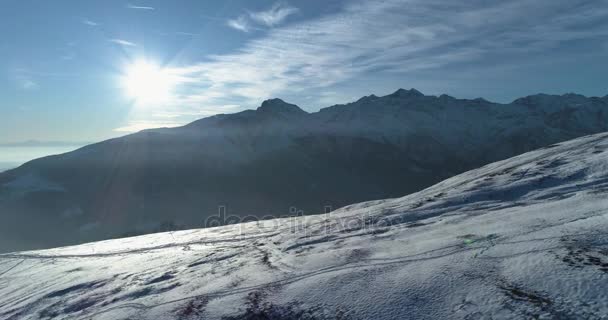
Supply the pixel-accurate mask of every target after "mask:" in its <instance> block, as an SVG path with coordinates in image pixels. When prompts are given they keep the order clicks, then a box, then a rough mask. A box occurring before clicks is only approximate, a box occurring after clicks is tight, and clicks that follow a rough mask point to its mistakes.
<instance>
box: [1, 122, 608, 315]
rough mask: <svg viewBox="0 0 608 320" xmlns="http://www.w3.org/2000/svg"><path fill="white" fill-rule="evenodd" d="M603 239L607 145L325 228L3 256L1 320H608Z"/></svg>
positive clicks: (495, 170) (576, 146)
mask: <svg viewBox="0 0 608 320" xmlns="http://www.w3.org/2000/svg"><path fill="white" fill-rule="evenodd" d="M607 229H608V134H600V135H594V136H588V137H584V138H580V139H576V140H572V141H569V142H565V143H560V144H558V145H554V146H550V147H547V148H544V149H541V150H538V151H534V152H530V153H527V154H524V155H521V156H518V157H515V158H511V159H508V160H505V161H501V162H497V163H493V164H490V165H487V166H485V167H482V168H480V169H477V170H473V171H470V172H467V173H464V174H461V175H459V176H456V177H453V178H451V179H448V180H446V181H443V182H441V183H439V184H437V185H435V186H433V187H430V188H428V189H426V190H423V191H421V192H418V193H416V194H412V195H408V196H406V197H403V198H398V199H387V200H382V201H371V202H366V203H360V204H355V205H351V206H347V207H345V208H342V209H339V210H336V211H334V212H333V213H331V214H330V215H328V216H326V215H320V216H308V217H298V218H284V219H277V220H269V221H262V222H259V223H255V222H252V223H246V224H242V225H231V226H225V227H218V228H211V229H201V230H189V231H179V232H171V233H161V234H153V235H146V236H140V237H134V238H126V239H117V240H108V241H101V242H97V243H90V244H84V245H79V246H72V247H65V248H57V249H50V250H41V251H30V252H18V253H10V254H2V255H0V319H260V318H262V319H445V318H457V319H479V318H492V319H508V318H540V319H573V318H585V319H606V318H607V317H608V291H606V290H605V288H606V287H607V286H608V232H607V231H608V230H607ZM255 316H258V318H255Z"/></svg>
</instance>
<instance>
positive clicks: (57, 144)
mask: <svg viewBox="0 0 608 320" xmlns="http://www.w3.org/2000/svg"><path fill="white" fill-rule="evenodd" d="M88 144H90V142H82V141H39V140H26V141H20V142H5V143H0V147H72V146H84V145H88Z"/></svg>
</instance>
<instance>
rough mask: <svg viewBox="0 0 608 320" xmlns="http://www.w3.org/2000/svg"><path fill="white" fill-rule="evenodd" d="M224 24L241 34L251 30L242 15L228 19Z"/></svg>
mask: <svg viewBox="0 0 608 320" xmlns="http://www.w3.org/2000/svg"><path fill="white" fill-rule="evenodd" d="M226 24H227V25H228V26H229V27H231V28H233V29H236V30H239V31H243V32H249V31H250V30H251V23H250V22H249V20H248V19H247V17H246V16H244V15H241V16H238V17H237V18H236V19H229V20H228V21H227V22H226Z"/></svg>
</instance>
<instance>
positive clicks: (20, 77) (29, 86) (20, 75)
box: [13, 68, 39, 90]
mask: <svg viewBox="0 0 608 320" xmlns="http://www.w3.org/2000/svg"><path fill="white" fill-rule="evenodd" d="M13 74H14V79H15V80H16V82H17V85H18V86H19V87H20V88H21V89H23V90H33V89H37V88H38V87H39V85H38V82H37V81H35V80H34V78H33V77H32V73H31V72H30V71H29V70H27V69H24V68H17V69H14V70H13Z"/></svg>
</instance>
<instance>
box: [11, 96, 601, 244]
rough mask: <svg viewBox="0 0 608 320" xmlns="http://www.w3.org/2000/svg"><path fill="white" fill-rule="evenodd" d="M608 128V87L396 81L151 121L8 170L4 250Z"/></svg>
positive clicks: (275, 206)
mask: <svg viewBox="0 0 608 320" xmlns="http://www.w3.org/2000/svg"><path fill="white" fill-rule="evenodd" d="M603 131H608V97H603V98H595V97H594V98H587V97H584V96H581V95H575V94H567V95H562V96H553V95H543V94H540V95H534V96H529V97H525V98H521V99H517V100H515V101H513V102H512V103H510V104H498V103H492V102H489V101H486V100H484V99H474V100H466V99H456V98H453V97H450V96H447V95H441V96H438V97H437V96H426V95H423V94H422V93H420V92H418V91H416V90H414V89H412V90H403V89H400V90H398V91H396V92H395V93H393V94H390V95H388V96H384V97H377V96H374V95H371V96H367V97H363V98H361V99H360V100H358V101H356V102H353V103H349V104H345V105H335V106H331V107H328V108H325V109H321V110H320V111H319V112H315V113H307V112H305V111H303V110H302V109H300V108H299V107H297V106H295V105H292V104H288V103H286V102H283V101H282V100H280V99H272V100H267V101H265V102H264V103H263V104H262V105H261V106H260V107H259V108H258V109H257V110H247V111H243V112H239V113H236V114H227V115H217V116H213V117H209V118H205V119H201V120H198V121H195V122H193V123H191V124H188V125H186V126H183V127H179V128H170V129H168V128H164V129H152V130H145V131H142V132H139V133H136V134H132V135H128V136H125V137H122V138H117V139H112V140H108V141H104V142H101V143H97V144H93V145H89V146H86V147H84V148H81V149H79V150H76V151H74V152H70V153H66V154H62V155H58V156H52V157H46V158H42V159H37V160H34V161H31V162H29V163H27V164H25V165H23V166H21V167H19V168H17V169H14V170H11V171H8V172H5V173H2V174H0V251H8V250H18V249H19V250H23V249H30V248H45V247H52V246H57V245H63V244H73V243H79V242H83V241H91V240H99V239H106V238H111V237H116V236H120V235H125V234H133V233H145V232H153V231H159V230H162V228H163V227H162V226H165V227H166V228H175V227H176V226H184V227H198V226H201V225H203V221H204V219H205V218H206V217H209V216H211V215H215V214H216V213H217V208H218V206H219V205H226V206H227V208H228V213H229V214H235V215H239V216H245V215H256V216H262V215H264V216H265V215H269V214H272V215H284V214H287V213H288V211H289V208H290V207H296V208H297V209H298V210H302V211H304V212H305V213H306V214H314V213H319V212H321V211H322V210H323V207H324V206H326V205H330V206H332V207H333V208H338V207H341V206H344V205H347V204H350V203H355V202H360V201H365V200H372V199H382V198H391V197H397V196H402V195H404V194H409V193H412V192H416V191H419V190H421V189H423V188H426V187H428V186H430V185H432V184H434V183H436V182H439V181H441V180H443V179H445V178H448V177H451V176H454V175H456V174H459V173H461V172H464V171H467V170H470V169H473V168H477V167H479V166H482V165H485V164H487V163H490V162H493V161H497V160H501V159H505V158H508V157H511V156H514V155H517V154H521V153H523V152H527V151H530V150H533V149H536V148H539V147H543V146H547V145H550V144H553V143H556V142H560V141H564V140H568V139H571V138H576V137H579V136H583V135H587V134H592V133H598V132H603Z"/></svg>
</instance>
